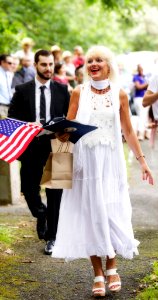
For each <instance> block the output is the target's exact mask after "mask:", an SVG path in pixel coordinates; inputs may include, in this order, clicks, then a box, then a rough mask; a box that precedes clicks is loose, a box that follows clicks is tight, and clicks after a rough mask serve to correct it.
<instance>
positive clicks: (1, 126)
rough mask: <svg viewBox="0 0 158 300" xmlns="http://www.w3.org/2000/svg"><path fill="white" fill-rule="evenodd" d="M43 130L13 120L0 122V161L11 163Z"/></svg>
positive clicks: (36, 126)
mask: <svg viewBox="0 0 158 300" xmlns="http://www.w3.org/2000/svg"><path fill="white" fill-rule="evenodd" d="M41 130H43V128H42V127H41V126H39V125H36V124H33V123H32V124H31V123H27V122H23V121H19V120H14V119H9V118H6V119H3V120H0V159H2V160H4V161H6V162H8V163H11V162H12V161H14V160H15V159H17V158H18V157H19V156H20V155H21V154H22V153H23V152H24V151H25V149H26V148H27V146H28V145H29V144H30V142H31V141H32V140H33V138H34V137H35V136H36V135H37V134H38V133H39V132H40V131H41Z"/></svg>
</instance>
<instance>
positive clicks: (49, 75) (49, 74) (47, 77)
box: [37, 69, 53, 80]
mask: <svg viewBox="0 0 158 300" xmlns="http://www.w3.org/2000/svg"><path fill="white" fill-rule="evenodd" d="M37 74H38V76H39V77H40V78H41V79H44V80H49V79H51V78H52V76H53V72H52V73H51V72H49V73H48V75H47V76H46V75H45V74H43V73H41V72H40V71H39V70H38V69H37Z"/></svg>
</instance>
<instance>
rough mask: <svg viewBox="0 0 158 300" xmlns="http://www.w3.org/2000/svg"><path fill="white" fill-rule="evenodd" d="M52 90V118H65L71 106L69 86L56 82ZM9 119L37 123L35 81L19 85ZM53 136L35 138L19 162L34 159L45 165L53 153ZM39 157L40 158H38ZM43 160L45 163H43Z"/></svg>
mask: <svg viewBox="0 0 158 300" xmlns="http://www.w3.org/2000/svg"><path fill="white" fill-rule="evenodd" d="M50 89H51V105H50V116H51V119H53V118H54V117H63V116H66V115H67V111H68V105H69V98H70V96H69V93H68V90H67V86H66V85H63V84H60V83H58V82H55V81H51V83H50ZM8 117H10V118H14V119H18V120H21V121H26V122H35V121H36V108H35V81H34V80H32V81H29V82H26V83H24V84H21V85H18V86H16V88H15V93H14V95H13V98H12V101H11V104H10V108H9V111H8ZM51 138H52V136H51V135H43V136H41V137H39V138H37V137H35V138H34V140H33V141H32V142H31V143H30V145H29V146H28V147H27V149H26V150H25V152H24V153H23V154H22V155H21V156H20V157H19V160H21V161H24V160H25V161H26V160H30V158H32V161H33V162H34V161H35V160H38V161H39V160H40V162H39V163H40V164H42V165H44V164H45V162H46V159H47V157H48V155H49V153H50V151H51V144H50V139H51ZM38 155H39V156H40V157H39V158H38ZM42 158H43V162H42Z"/></svg>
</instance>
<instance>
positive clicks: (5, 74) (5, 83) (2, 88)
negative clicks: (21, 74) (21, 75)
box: [0, 66, 13, 105]
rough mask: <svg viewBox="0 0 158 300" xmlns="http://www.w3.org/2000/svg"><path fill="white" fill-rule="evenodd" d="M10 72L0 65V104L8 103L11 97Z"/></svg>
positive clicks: (11, 76)
mask: <svg viewBox="0 0 158 300" xmlns="http://www.w3.org/2000/svg"><path fill="white" fill-rule="evenodd" d="M12 78H13V74H12V72H9V71H5V70H4V69H3V68H2V67H1V66H0V104H4V105H9V104H10V101H11V98H12V90H11V84H12Z"/></svg>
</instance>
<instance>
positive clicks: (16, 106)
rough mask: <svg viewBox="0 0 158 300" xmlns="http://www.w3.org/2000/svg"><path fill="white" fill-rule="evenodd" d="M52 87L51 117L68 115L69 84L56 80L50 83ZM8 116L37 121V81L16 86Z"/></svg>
mask: <svg viewBox="0 0 158 300" xmlns="http://www.w3.org/2000/svg"><path fill="white" fill-rule="evenodd" d="M50 89H51V107H50V115H51V119H53V118H54V117H62V116H63V115H65V116H66V114H67V111H68V105H69V97H70V96H69V93H68V90H67V86H66V85H63V84H60V83H58V82H55V81H51V83H50ZM8 117H10V118H14V119H18V120H21V121H27V122H35V120H36V112H35V81H34V80H32V81H28V82H26V83H24V84H21V85H18V86H16V88H15V93H14V95H13V98H12V101H11V104H10V108H9V112H8Z"/></svg>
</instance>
